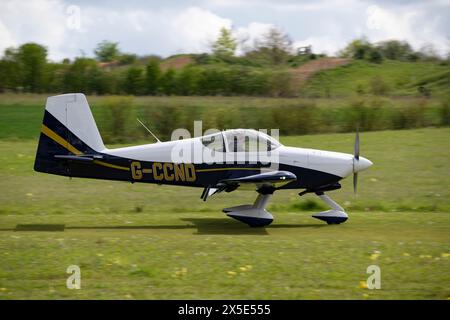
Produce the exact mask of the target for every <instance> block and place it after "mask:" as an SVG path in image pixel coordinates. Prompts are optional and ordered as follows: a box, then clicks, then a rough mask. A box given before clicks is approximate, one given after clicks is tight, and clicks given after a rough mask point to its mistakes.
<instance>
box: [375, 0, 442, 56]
mask: <svg viewBox="0 0 450 320" xmlns="http://www.w3.org/2000/svg"><path fill="white" fill-rule="evenodd" d="M366 15H367V23H366V27H367V29H366V31H367V36H368V38H369V39H370V40H371V41H382V40H386V39H397V40H405V41H407V42H409V43H410V44H411V45H412V46H413V47H414V48H415V49H420V47H422V46H424V45H426V44H429V43H432V44H434V46H435V47H436V49H437V51H438V53H440V54H442V55H444V54H445V53H446V52H447V50H448V49H449V43H450V42H449V40H450V39H449V38H447V37H446V36H445V35H442V34H440V33H437V32H436V29H437V23H438V22H439V17H431V18H430V16H428V15H426V13H425V12H424V11H422V10H419V8H418V7H417V8H416V7H409V8H407V9H406V10H405V9H402V10H389V9H385V8H383V7H380V6H376V5H372V6H369V7H368V8H367V11H366Z"/></svg>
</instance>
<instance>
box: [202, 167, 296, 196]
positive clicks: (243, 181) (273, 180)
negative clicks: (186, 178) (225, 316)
mask: <svg viewBox="0 0 450 320" xmlns="http://www.w3.org/2000/svg"><path fill="white" fill-rule="evenodd" d="M295 180H297V176H296V175H295V174H293V173H292V172H289V171H269V172H264V173H259V174H254V175H251V176H245V177H238V178H231V179H224V180H220V181H219V183H217V185H216V186H214V187H211V186H208V187H206V188H205V189H204V190H203V193H202V196H201V198H202V199H203V201H206V199H207V198H208V197H210V196H212V195H214V194H216V193H219V192H222V191H227V192H231V191H234V190H236V189H237V188H239V187H240V186H242V185H250V186H253V185H254V186H256V189H257V190H260V189H262V188H279V187H281V186H283V185H285V184H288V183H290V182H292V181H295Z"/></svg>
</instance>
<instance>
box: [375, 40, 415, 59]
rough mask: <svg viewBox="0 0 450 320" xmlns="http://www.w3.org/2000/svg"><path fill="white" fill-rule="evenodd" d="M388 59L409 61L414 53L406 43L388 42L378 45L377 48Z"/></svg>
mask: <svg viewBox="0 0 450 320" xmlns="http://www.w3.org/2000/svg"><path fill="white" fill-rule="evenodd" d="M376 47H377V48H378V49H379V50H380V52H381V54H382V55H383V56H384V57H385V58H386V59H391V60H407V59H408V58H409V57H410V56H411V55H412V54H414V51H413V50H412V48H411V46H410V45H409V43H408V42H406V41H398V40H388V41H383V42H380V43H378V44H377V46H376Z"/></svg>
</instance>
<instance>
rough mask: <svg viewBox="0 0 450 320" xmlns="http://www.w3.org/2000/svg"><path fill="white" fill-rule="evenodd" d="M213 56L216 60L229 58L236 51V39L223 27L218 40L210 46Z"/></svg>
mask: <svg viewBox="0 0 450 320" xmlns="http://www.w3.org/2000/svg"><path fill="white" fill-rule="evenodd" d="M212 50H213V53H214V55H216V56H217V57H218V58H229V57H232V56H234V52H235V51H236V39H235V38H233V36H232V34H231V30H230V29H227V28H225V27H222V28H221V29H220V35H219V38H217V40H216V42H214V44H213V45H212Z"/></svg>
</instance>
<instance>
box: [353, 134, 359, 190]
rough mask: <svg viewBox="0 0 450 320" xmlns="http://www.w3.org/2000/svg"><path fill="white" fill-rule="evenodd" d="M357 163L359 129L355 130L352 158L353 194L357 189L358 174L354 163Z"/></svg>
mask: <svg viewBox="0 0 450 320" xmlns="http://www.w3.org/2000/svg"><path fill="white" fill-rule="evenodd" d="M357 161H359V128H358V127H357V128H356V137H355V146H354V156H353V192H354V193H356V190H357V188H358V172H357V171H356V170H355V169H356V165H355V164H356V162H357Z"/></svg>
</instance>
